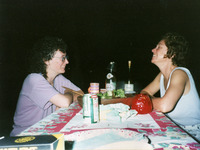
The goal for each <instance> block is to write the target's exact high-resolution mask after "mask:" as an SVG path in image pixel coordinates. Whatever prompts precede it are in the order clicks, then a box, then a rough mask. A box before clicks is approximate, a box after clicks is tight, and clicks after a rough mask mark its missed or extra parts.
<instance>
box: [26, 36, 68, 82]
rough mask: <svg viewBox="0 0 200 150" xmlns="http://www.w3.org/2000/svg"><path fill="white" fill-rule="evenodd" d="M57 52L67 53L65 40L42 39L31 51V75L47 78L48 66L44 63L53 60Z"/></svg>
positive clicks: (55, 38)
mask: <svg viewBox="0 0 200 150" xmlns="http://www.w3.org/2000/svg"><path fill="white" fill-rule="evenodd" d="M57 50H59V51H61V52H63V53H66V51H67V44H66V43H65V42H64V41H63V39H61V38H58V37H44V38H42V39H40V40H39V41H38V42H37V43H36V44H35V45H34V46H33V49H32V51H31V55H30V59H29V60H30V64H29V65H30V69H29V73H41V74H42V75H43V76H44V77H45V78H47V72H46V64H45V63H44V62H45V61H48V60H51V59H52V58H53V56H54V54H55V52H56V51H57Z"/></svg>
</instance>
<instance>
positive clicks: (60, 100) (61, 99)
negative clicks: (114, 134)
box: [50, 93, 73, 108]
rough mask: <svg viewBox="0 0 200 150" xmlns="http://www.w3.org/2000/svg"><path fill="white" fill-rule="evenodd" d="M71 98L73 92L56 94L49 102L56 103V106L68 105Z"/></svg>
mask: <svg viewBox="0 0 200 150" xmlns="http://www.w3.org/2000/svg"><path fill="white" fill-rule="evenodd" d="M72 100H73V94H71V93H65V94H64V95H63V94H57V95H55V96H53V97H52V98H51V99H50V102H51V103H53V104H54V105H56V107H57V108H61V107H68V106H69V105H70V104H71V103H72Z"/></svg>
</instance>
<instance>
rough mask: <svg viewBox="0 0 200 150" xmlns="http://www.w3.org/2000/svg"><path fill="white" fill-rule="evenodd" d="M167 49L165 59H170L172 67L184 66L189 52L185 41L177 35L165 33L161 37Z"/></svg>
mask: <svg viewBox="0 0 200 150" xmlns="http://www.w3.org/2000/svg"><path fill="white" fill-rule="evenodd" d="M162 40H164V41H165V45H166V46H167V48H168V51H167V57H168V58H172V63H173V65H176V66H185V65H186V56H187V53H188V50H189V46H188V42H187V41H186V39H185V38H184V37H183V36H181V35H179V34H177V33H167V34H165V35H164V36H163V37H162Z"/></svg>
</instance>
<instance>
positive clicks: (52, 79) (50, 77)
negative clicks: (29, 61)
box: [47, 74, 57, 86]
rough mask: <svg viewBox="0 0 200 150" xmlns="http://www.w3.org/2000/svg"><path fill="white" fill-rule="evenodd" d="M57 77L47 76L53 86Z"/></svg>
mask: <svg viewBox="0 0 200 150" xmlns="http://www.w3.org/2000/svg"><path fill="white" fill-rule="evenodd" d="M56 76H57V75H51V76H49V75H48V74H47V81H48V82H49V83H50V84H51V85H52V86H53V83H54V79H55V78H56Z"/></svg>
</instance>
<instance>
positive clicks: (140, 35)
mask: <svg viewBox="0 0 200 150" xmlns="http://www.w3.org/2000/svg"><path fill="white" fill-rule="evenodd" d="M166 32H178V33H180V34H181V35H183V36H185V38H186V39H187V40H188V41H189V43H190V50H191V51H190V53H189V55H188V56H189V58H190V59H189V60H190V62H188V68H189V69H190V71H191V72H192V74H193V77H194V79H195V81H196V86H197V88H198V90H199V84H200V80H199V79H200V67H199V65H200V59H199V54H200V52H199V46H200V44H199V41H200V1H199V0H63V1H61V0H17V1H15V0H0V135H7V134H9V132H10V130H11V129H12V123H13V122H12V119H13V115H14V111H15V107H16V103H17V99H18V95H19V92H20V89H21V86H22V83H23V80H24V78H25V77H26V75H27V73H26V71H27V68H28V67H29V66H28V65H27V63H26V58H27V53H28V52H29V51H30V49H31V48H32V45H33V44H34V43H35V42H36V41H37V40H38V39H40V38H42V37H44V36H47V35H49V36H58V37H61V38H63V39H64V40H65V41H66V43H67V44H68V46H69V51H68V52H67V53H68V54H69V56H70V60H69V61H70V64H69V65H67V67H66V73H65V74H64V75H65V76H66V77H67V78H69V79H70V80H71V81H72V82H74V83H75V84H76V85H78V86H79V87H80V88H82V89H83V90H84V91H85V92H87V88H88V87H89V83H90V82H99V83H100V87H101V88H104V81H105V75H106V72H107V70H106V67H107V65H108V63H109V62H110V61H115V62H116V64H117V72H116V76H117V80H118V81H124V80H125V79H126V71H127V61H128V60H132V63H133V64H132V72H133V73H132V78H133V81H134V83H135V86H136V91H139V90H141V89H142V88H143V87H144V86H146V85H147V84H148V83H149V82H150V81H151V80H153V78H154V77H155V76H156V74H157V73H158V71H159V70H158V69H157V67H156V66H154V65H153V64H151V57H152V52H151V50H152V48H154V47H155V46H156V44H157V42H158V41H159V40H160V37H161V36H162V35H163V34H165V33H166Z"/></svg>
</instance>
